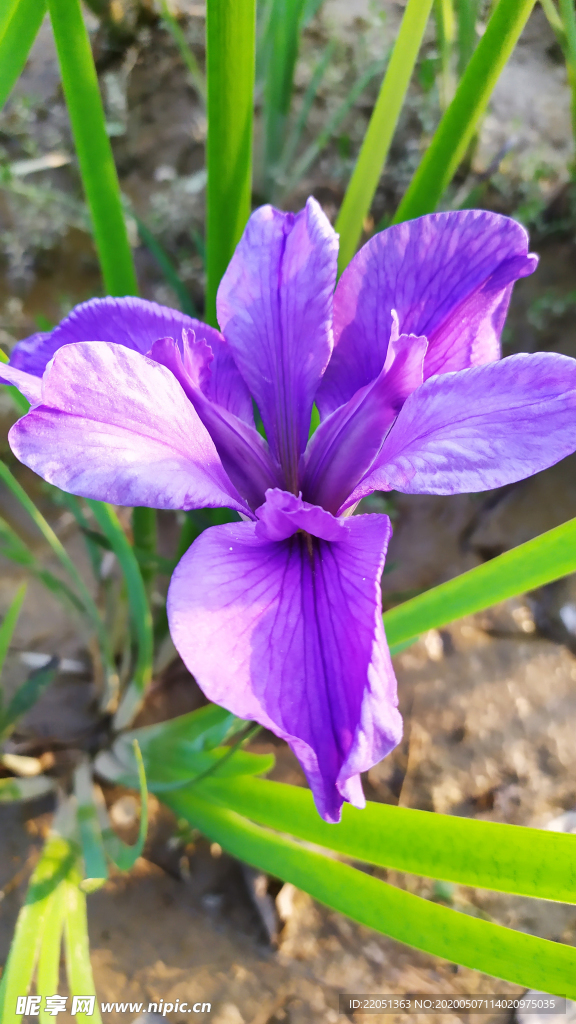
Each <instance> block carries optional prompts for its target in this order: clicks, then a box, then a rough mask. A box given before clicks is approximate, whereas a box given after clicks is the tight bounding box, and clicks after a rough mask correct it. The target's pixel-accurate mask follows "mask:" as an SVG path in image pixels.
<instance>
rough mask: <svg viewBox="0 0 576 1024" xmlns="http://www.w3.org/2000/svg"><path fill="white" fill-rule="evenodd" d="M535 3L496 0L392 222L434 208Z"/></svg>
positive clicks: (529, 1) (517, 0)
mask: <svg viewBox="0 0 576 1024" xmlns="http://www.w3.org/2000/svg"><path fill="white" fill-rule="evenodd" d="M534 3H535V0H498V3H497V4H496V6H495V8H494V10H493V13H492V15H491V17H490V20H489V22H488V25H487V27H486V31H485V33H484V35H483V36H482V39H481V40H480V42H479V43H478V46H477V47H476V50H475V51H474V53H473V54H472V57H471V58H470V61H469V63H468V66H467V68H466V70H465V72H464V74H463V76H462V78H461V80H460V84H459V86H458V88H457V90H456V95H455V96H454V99H453V100H452V102H451V104H450V106H449V107H448V110H447V111H446V113H445V114H444V116H443V118H442V120H441V121H440V124H439V125H438V128H437V130H436V132H435V134H434V138H433V139H432V142H431V143H430V145H429V147H428V149H427V150H426V153H425V154H424V156H423V158H422V160H421V162H420V165H419V167H418V169H417V171H416V173H415V175H414V177H413V178H412V181H411V182H410V185H409V187H408V189H407V191H406V193H405V195H404V198H403V199H402V202H401V203H400V206H399V207H398V210H397V211H396V214H395V216H394V221H393V223H394V224H398V223H399V222H400V221H403V220H411V219H412V218H413V217H420V216H422V214H424V213H431V212H432V211H433V210H435V209H436V206H437V204H438V201H439V200H440V198H441V196H442V193H443V192H444V190H445V188H446V186H447V185H448V184H449V183H450V181H451V180H452V177H453V175H454V173H455V172H456V170H457V168H458V165H459V164H460V162H461V160H462V159H463V157H464V154H465V153H466V150H467V148H468V146H469V144H470V142H471V141H472V138H473V136H474V132H475V131H476V127H477V125H478V122H479V120H480V118H481V117H482V115H483V114H484V112H485V110H486V107H487V106H488V101H489V100H490V96H491V95H492V90H493V89H494V86H495V85H496V82H497V80H498V77H499V75H500V72H501V71H502V69H503V67H504V65H505V64H506V61H507V60H508V58H509V56H510V54H511V53H512V50H513V49H514V47H515V45H516V42H517V40H518V37H519V36H520V33H521V32H522V29H523V28H524V25H525V24H526V22H527V21H528V17H529V15H530V12H531V10H532V8H533V6H534Z"/></svg>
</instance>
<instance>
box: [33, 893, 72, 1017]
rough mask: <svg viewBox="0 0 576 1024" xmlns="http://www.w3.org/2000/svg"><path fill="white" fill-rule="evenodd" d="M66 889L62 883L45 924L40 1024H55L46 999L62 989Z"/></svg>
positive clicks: (40, 968)
mask: <svg viewBox="0 0 576 1024" xmlns="http://www.w3.org/2000/svg"><path fill="white" fill-rule="evenodd" d="M65 911H66V907H65V887H64V885H63V884H62V883H60V885H59V886H58V887H57V888H56V889H55V890H54V892H53V893H52V895H51V897H50V904H49V907H48V910H47V913H46V919H45V922H44V932H43V935H42V945H41V947H40V956H39V957H38V970H37V973H36V991H37V993H38V995H41V996H42V997H43V998H42V1004H41V1006H40V1024H53V1021H54V1017H53V1016H52V1015H51V1014H48V1013H46V1010H45V1004H44V998H45V997H46V996H53V995H54V993H55V992H58V991H59V988H60V984H59V982H60V952H61V948H62V934H63V931H64V915H65Z"/></svg>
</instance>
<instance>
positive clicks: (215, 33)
mask: <svg viewBox="0 0 576 1024" xmlns="http://www.w3.org/2000/svg"><path fill="white" fill-rule="evenodd" d="M255 39H256V0H219V2H218V3H209V4H208V6H207V11H206V68H207V110H208V138H207V143H206V165H207V169H208V184H207V223H206V232H207V267H206V270H207V284H206V313H205V319H206V320H207V322H208V323H210V324H212V325H213V326H216V322H217V321H216V292H217V290H218V285H219V283H220V280H221V278H222V275H223V274H224V271H225V270H226V267H227V266H228V264H229V262H230V260H231V258H232V255H233V253H234V249H235V248H236V245H237V244H238V242H239V241H240V236H241V234H242V232H243V230H244V227H245V224H246V221H247V220H248V217H249V215H250V199H251V189H252V121H253V106H254V68H255Z"/></svg>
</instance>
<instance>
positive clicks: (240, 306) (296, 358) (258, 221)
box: [217, 199, 337, 491]
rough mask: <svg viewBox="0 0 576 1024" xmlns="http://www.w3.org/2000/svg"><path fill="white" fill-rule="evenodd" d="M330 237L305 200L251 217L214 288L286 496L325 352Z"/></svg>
mask: <svg viewBox="0 0 576 1024" xmlns="http://www.w3.org/2000/svg"><path fill="white" fill-rule="evenodd" d="M336 257H337V236H336V235H335V233H334V231H333V229H332V227H331V226H330V223H329V221H328V219H327V218H326V216H325V215H324V213H323V212H322V210H321V208H320V206H319V205H318V203H317V202H316V201H315V200H314V199H309V200H308V203H307V204H306V209H305V210H302V211H301V213H298V214H296V215H294V214H292V213H281V212H280V211H279V210H274V209H273V208H272V207H271V206H263V207H261V208H260V209H259V210H256V212H255V213H253V214H252V216H251V218H250V220H249V221H248V224H247V226H246V229H245V231H244V234H243V236H242V238H241V240H240V243H239V245H238V247H237V249H236V252H235V253H234V256H233V257H232V260H231V262H230V265H229V266H228V269H227V270H226V273H225V274H224V277H223V278H222V282H221V284H220V288H219V290H218V298H217V309H218V322H219V323H220V326H221V328H222V331H223V332H224V335H225V337H226V340H227V342H228V344H229V345H230V348H231V349H232V352H233V355H234V359H235V361H236V364H237V366H238V368H239V370H240V372H241V373H242V376H243V377H244V380H245V381H246V383H247V384H248V387H249V388H250V391H251V393H252V395H253V397H254V399H255V401H256V403H257V405H258V408H259V409H260V413H261V416H262V420H263V423H264V427H265V429H266V436H267V438H268V442H269V444H270V448H271V450H272V452H273V454H274V456H275V457H276V459H277V460H278V462H279V463H280V465H281V466H282V469H283V471H284V476H285V481H286V484H287V486H288V487H289V489H290V490H294V491H297V490H298V486H297V476H298V461H299V458H300V454H301V453H302V452H303V450H304V448H305V447H306V442H307V440H308V431H309V427H310V416H311V412H312V405H313V402H314V394H315V392H316V389H317V387H318V382H319V380H320V378H321V376H322V373H323V372H324V369H325V367H326V364H327V362H328V359H329V357H330V352H331V349H332V295H333V290H334V284H335V282H336Z"/></svg>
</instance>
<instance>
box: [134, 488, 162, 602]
mask: <svg viewBox="0 0 576 1024" xmlns="http://www.w3.org/2000/svg"><path fill="white" fill-rule="evenodd" d="M132 537H133V540H134V548H137V549H138V550H140V551H142V552H144V554H145V555H149V556H150V557H151V559H153V558H154V555H155V554H156V545H157V542H158V527H157V516H156V509H155V508H145V507H143V506H139V507H137V508H134V509H132ZM138 565H139V568H140V574H141V576H142V581H143V583H144V585H145V587H146V588H147V590H148V592H150V590H151V587H152V584H153V582H154V576H155V575H156V570H155V566H154V564H153V562H152V561H150V562H148V564H147V565H143V564H142V562H139V563H138Z"/></svg>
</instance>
